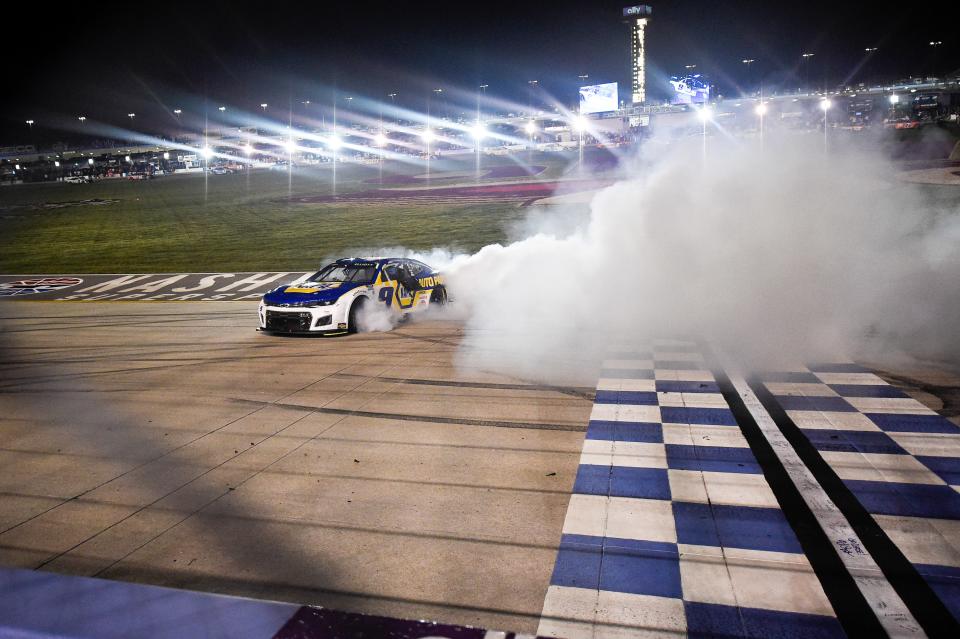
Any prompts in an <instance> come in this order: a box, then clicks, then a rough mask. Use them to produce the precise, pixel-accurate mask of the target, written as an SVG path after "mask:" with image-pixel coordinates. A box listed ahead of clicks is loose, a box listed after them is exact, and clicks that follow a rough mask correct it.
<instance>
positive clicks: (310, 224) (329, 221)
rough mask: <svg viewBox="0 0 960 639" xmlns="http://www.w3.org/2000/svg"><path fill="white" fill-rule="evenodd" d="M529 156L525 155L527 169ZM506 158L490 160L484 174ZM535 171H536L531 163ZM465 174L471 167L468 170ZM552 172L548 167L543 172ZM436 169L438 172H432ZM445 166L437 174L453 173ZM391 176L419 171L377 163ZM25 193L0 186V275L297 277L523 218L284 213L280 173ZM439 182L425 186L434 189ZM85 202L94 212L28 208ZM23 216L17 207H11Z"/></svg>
mask: <svg viewBox="0 0 960 639" xmlns="http://www.w3.org/2000/svg"><path fill="white" fill-rule="evenodd" d="M538 160H539V158H535V162H536V161H538ZM505 161H506V160H503V159H500V158H490V159H488V160H487V161H486V162H485V164H489V165H493V164H494V163H502V162H505ZM539 163H541V164H544V163H545V162H542V161H541V162H539ZM470 165H471V166H472V162H471V163H470ZM561 168H562V166H561V163H560V162H558V161H557V160H554V161H553V162H552V163H550V168H549V170H548V173H547V175H548V176H553V175H557V174H559V172H560V170H561ZM438 169H439V167H438ZM463 169H464V167H463V166H459V167H456V166H450V165H447V166H444V167H443V170H463ZM386 171H387V172H388V173H390V172H406V173H421V172H422V169H418V168H408V169H406V170H403V169H402V168H401V167H399V166H388V167H387V168H386ZM376 176H377V168H376V167H375V166H372V167H371V166H362V167H361V166H349V165H343V166H342V167H341V168H340V169H339V170H338V174H337V192H338V194H344V193H348V192H351V191H358V190H367V189H371V188H375V185H371V184H367V183H364V180H365V179H369V178H376ZM204 183H205V180H204V178H203V176H202V175H196V174H194V175H185V176H169V177H163V178H159V179H156V180H152V181H149V182H130V181H125V180H110V181H103V182H98V183H95V184H89V185H70V184H36V185H19V186H12V187H4V188H2V189H0V273H17V274H21V273H23V274H29V273H117V272H182V271H253V270H287V269H290V270H297V269H306V268H312V267H314V266H316V264H317V262H318V261H320V260H322V259H324V258H326V257H329V256H333V255H347V254H351V253H355V252H360V251H364V250H372V249H377V248H383V247H396V246H404V247H407V248H412V249H427V248H433V247H449V248H455V249H460V250H467V251H472V250H476V249H478V248H480V247H481V246H484V245H486V244H489V243H492V242H497V241H502V240H504V239H505V228H506V226H507V225H509V224H510V223H511V222H514V221H516V220H518V219H521V218H522V217H523V216H524V214H525V211H524V210H523V209H522V208H520V207H518V206H517V205H516V204H514V203H503V204H484V205H459V204H454V205H438V204H421V203H417V202H414V201H411V202H410V203H409V204H407V203H404V204H402V205H391V206H390V207H389V208H384V207H382V206H377V205H372V204H360V203H355V202H343V203H325V204H290V203H288V202H287V201H286V197H287V195H288V183H287V174H286V173H285V172H270V171H265V170H261V171H253V172H251V173H250V175H249V177H248V176H247V175H246V174H243V173H241V174H234V175H224V176H210V177H209V179H208V180H206V185H207V190H206V193H205V190H204V189H205V187H204ZM443 183H444V180H442V179H441V180H434V181H432V184H433V185H440V184H443ZM289 192H290V193H292V194H293V195H295V196H296V195H317V194H319V195H326V194H329V193H330V192H331V180H330V170H329V167H307V168H306V169H304V170H303V172H302V173H295V174H294V176H293V180H292V186H291V189H290V191H289ZM87 198H104V199H116V200H118V201H117V202H115V203H113V204H109V205H104V206H89V205H87V206H71V207H67V208H60V209H37V208H35V205H38V204H43V203H51V202H66V201H76V200H82V199H87ZM24 206H26V207H28V208H22V207H24Z"/></svg>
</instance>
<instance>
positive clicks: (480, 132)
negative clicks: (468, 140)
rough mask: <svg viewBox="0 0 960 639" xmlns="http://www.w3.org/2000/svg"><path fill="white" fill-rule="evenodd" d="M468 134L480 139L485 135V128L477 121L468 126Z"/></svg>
mask: <svg viewBox="0 0 960 639" xmlns="http://www.w3.org/2000/svg"><path fill="white" fill-rule="evenodd" d="M470 135H471V136H473V139H474V140H482V139H483V138H484V137H485V136H486V135H487V130H486V128H484V126H483V125H482V124H480V123H479V122H478V123H477V124H474V125H473V126H472V127H470Z"/></svg>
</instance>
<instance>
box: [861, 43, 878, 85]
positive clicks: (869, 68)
mask: <svg viewBox="0 0 960 639" xmlns="http://www.w3.org/2000/svg"><path fill="white" fill-rule="evenodd" d="M877 51H879V49H878V48H877V47H864V49H863V52H864V53H866V54H867V55H866V58H865V59H864V61H863V67H864V74H863V82H864V84H865V85H867V89H869V88H870V72H871V71H872V70H873V68H872V65H871V64H870V60H871V59H872V58H873V54H874V53H876V52H877Z"/></svg>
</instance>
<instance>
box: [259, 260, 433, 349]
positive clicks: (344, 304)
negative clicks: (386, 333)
mask: <svg viewBox="0 0 960 639" xmlns="http://www.w3.org/2000/svg"><path fill="white" fill-rule="evenodd" d="M446 302H447V290H446V286H445V285H444V279H443V276H442V275H440V273H438V272H437V271H435V270H434V269H432V268H431V267H429V266H427V265H426V264H424V263H423V262H418V261H417V260H411V259H407V258H401V257H375V258H348V259H341V260H337V261H336V262H333V263H331V264H328V265H326V266H324V267H323V268H322V269H320V270H319V271H317V272H316V273H313V274H312V275H310V276H309V277H307V278H305V279H301V280H299V281H297V282H294V283H292V284H288V285H285V286H280V287H277V288H275V289H273V290H272V291H270V292H268V293H267V294H266V295H264V296H263V299H262V300H261V301H260V308H259V310H258V314H259V320H260V330H262V331H270V332H276V333H317V334H330V335H332V334H339V333H348V332H349V333H355V332H357V330H359V329H360V328H361V324H362V321H363V318H364V314H365V313H367V312H369V311H375V310H377V305H379V307H380V309H382V310H388V311H389V312H390V313H392V314H393V315H394V317H397V318H400V317H403V316H405V315H408V314H410V313H414V312H419V311H423V310H426V309H427V308H429V307H430V306H433V305H443V304H445V303H446Z"/></svg>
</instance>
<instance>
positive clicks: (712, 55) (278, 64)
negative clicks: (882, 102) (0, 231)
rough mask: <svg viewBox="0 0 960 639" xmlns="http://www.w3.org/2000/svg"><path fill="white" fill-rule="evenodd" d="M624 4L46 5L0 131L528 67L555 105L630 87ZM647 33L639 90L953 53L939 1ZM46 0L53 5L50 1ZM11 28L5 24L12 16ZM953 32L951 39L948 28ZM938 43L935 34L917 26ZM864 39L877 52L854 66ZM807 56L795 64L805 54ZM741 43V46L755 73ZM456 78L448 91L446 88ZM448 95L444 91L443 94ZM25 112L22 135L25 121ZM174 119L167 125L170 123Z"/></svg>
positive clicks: (512, 79)
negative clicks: (582, 86) (594, 90)
mask: <svg viewBox="0 0 960 639" xmlns="http://www.w3.org/2000/svg"><path fill="white" fill-rule="evenodd" d="M629 4H631V3H629V2H624V1H623V0H620V1H609V0H595V1H592V2H587V1H580V2H573V1H564V0H557V1H555V2H552V3H539V2H538V3H523V2H501V1H499V0H474V1H473V2H453V1H451V2H445V3H430V2H406V1H402V0H395V1H393V2H377V1H375V0H368V1H365V2H329V1H325V2H321V1H314V2H302V3H284V2H258V3H255V4H250V5H246V4H243V5H241V4H240V3H234V2H222V1H210V0H207V1H204V2H184V3H181V2H152V3H151V2H139V3H133V2H131V3H80V2H71V3H67V4H63V5H57V4H55V3H51V4H44V5H42V7H38V8H37V10H35V11H33V12H31V17H30V19H29V20H24V19H18V22H16V23H14V22H13V21H11V22H8V23H7V25H6V28H5V29H4V42H5V44H6V45H7V46H6V47H5V49H6V50H7V55H6V56H5V58H6V64H5V65H4V74H3V75H4V85H5V89H4V100H3V107H2V119H0V145H6V144H16V143H27V142H31V141H35V140H34V139H31V138H38V137H39V138H41V140H43V139H49V136H51V135H52V136H53V137H54V138H56V136H57V135H61V136H62V135H65V134H58V133H54V132H51V131H49V130H45V128H44V126H43V125H49V124H56V123H61V124H65V125H66V124H73V125H75V124H76V117H77V116H78V115H86V116H87V117H88V118H89V120H90V121H97V122H103V123H108V124H115V125H118V126H128V125H129V121H128V120H127V118H126V116H125V114H126V113H128V112H131V111H134V112H136V113H137V120H136V126H137V128H138V129H139V130H142V131H149V132H160V131H165V130H166V129H168V128H169V127H170V126H173V125H172V124H171V118H172V116H171V115H170V110H172V109H173V108H174V107H175V106H179V107H181V108H183V109H184V111H185V113H186V112H187V111H191V112H192V113H198V112H200V111H202V110H203V109H204V108H205V107H204V104H206V105H207V106H206V108H207V109H212V110H215V109H216V106H217V105H219V104H226V105H228V106H229V107H230V108H231V109H237V110H239V109H243V110H248V111H252V112H256V111H258V107H257V105H258V104H260V103H261V102H267V103H269V104H270V105H271V111H273V109H274V108H276V112H273V113H272V114H273V115H275V116H278V115H279V111H280V110H281V109H284V110H287V109H289V108H290V106H291V105H297V104H298V103H300V102H301V101H303V100H311V101H312V102H314V103H321V104H322V103H331V102H332V101H333V100H334V96H339V98H340V99H342V98H343V96H346V95H356V96H367V97H369V98H372V99H375V100H384V101H387V100H388V98H387V97H386V95H387V93H390V92H397V93H398V96H397V98H396V99H397V102H398V104H399V105H402V106H405V107H407V108H410V109H418V110H422V109H424V108H425V107H426V102H427V98H428V96H429V95H430V92H431V89H432V88H435V87H444V89H445V91H446V94H445V95H446V96H449V97H445V100H447V101H448V102H447V103H445V106H446V108H447V109H448V110H450V111H456V109H457V108H458V106H457V105H458V104H459V103H460V102H462V103H464V104H469V102H470V99H469V96H470V95H473V94H475V92H476V91H477V87H478V86H479V85H480V84H489V85H490V88H489V89H488V96H489V97H494V96H496V97H500V98H504V99H508V100H513V101H515V102H517V103H519V104H526V103H527V102H528V101H529V100H531V99H533V98H531V92H530V88H529V86H528V84H527V81H528V80H531V79H536V80H538V81H539V83H540V89H539V90H540V91H542V92H544V93H548V94H551V95H553V96H556V97H557V98H558V99H559V100H560V101H561V102H563V103H566V104H572V103H573V102H574V101H575V99H576V98H575V96H576V87H577V86H578V84H579V83H580V81H579V79H578V78H577V76H578V75H580V74H589V76H590V83H593V82H607V81H620V82H621V83H623V84H621V97H623V96H624V95H625V94H627V97H629V96H628V93H629V86H628V84H627V83H628V79H629V76H628V74H629V67H628V59H629V58H628V32H627V27H626V26H625V25H623V24H622V22H621V17H620V15H621V9H622V7H624V6H627V5H629ZM650 4H651V5H652V6H653V10H654V15H653V20H652V24H651V26H650V28H649V31H648V36H649V37H648V56H649V58H648V60H649V64H650V70H649V73H648V82H649V83H650V85H651V89H650V94H651V97H652V98H654V99H656V98H659V97H663V96H665V95H666V93H665V91H666V84H665V80H666V79H667V78H668V77H669V76H670V75H673V74H678V73H682V72H683V71H684V66H685V65H687V64H696V65H697V69H696V71H698V72H700V71H702V72H704V73H706V74H708V75H709V76H710V78H711V79H712V80H713V81H714V82H715V83H717V85H718V87H719V89H720V92H721V93H723V94H727V95H733V94H736V93H738V92H739V87H741V86H743V85H744V84H754V83H758V82H759V81H760V80H763V81H764V83H765V85H766V86H768V87H774V86H777V85H783V86H795V85H796V84H797V82H798V77H799V78H801V79H802V77H803V76H804V74H805V73H808V74H809V78H810V80H811V83H813V82H814V81H818V82H823V80H827V82H828V83H829V85H830V86H835V85H837V84H839V83H840V82H842V81H844V80H845V79H852V80H863V79H865V78H866V79H869V80H871V81H873V80H878V79H881V78H882V79H887V80H894V79H897V78H903V77H907V76H910V75H914V76H916V75H929V74H934V73H936V74H939V75H943V74H944V73H945V72H947V71H954V70H956V69H957V68H958V67H960V56H958V46H957V41H956V40H957V36H956V31H955V29H951V28H950V24H951V23H950V22H949V21H948V20H947V19H946V12H947V8H948V7H949V6H950V3H946V2H943V3H927V4H925V5H921V4H918V3H904V4H902V5H901V7H902V9H901V10H900V11H890V10H888V9H885V7H887V6H888V5H880V4H876V5H869V4H866V3H846V2H830V3H821V2H795V3H778V2H769V1H765V2H764V1H757V2H747V1H742V2H733V1H730V2H722V1H721V2H702V1H701V2H694V1H684V0H681V1H663V2H652V3H650ZM58 6H59V8H57V7H58ZM11 27H12V28H11ZM951 38H953V41H951ZM931 40H942V41H943V45H941V46H940V47H938V48H934V47H930V46H929V44H928V43H929V41H931ZM866 47H878V48H879V51H877V52H876V53H875V54H873V57H872V58H871V59H870V60H869V61H867V62H866V64H864V58H865V56H867V54H866V53H865V52H864V48H866ZM804 51H810V52H813V53H815V54H816V55H815V57H814V58H813V59H812V60H811V63H810V68H809V69H807V70H805V71H804V70H801V69H800V54H801V53H802V52H804ZM743 58H754V59H755V60H756V62H755V63H754V64H753V66H752V70H751V71H750V76H748V74H747V67H746V66H745V65H743V64H742V63H741V60H742V59H743ZM457 88H459V89H461V90H462V91H463V92H464V93H463V94H461V96H460V97H459V98H458V97H457V91H456V89H457ZM451 102H453V103H455V104H451ZM31 118H32V119H34V120H36V121H37V123H38V124H37V128H38V130H37V131H34V132H29V131H28V129H27V127H26V125H25V124H24V120H26V119H31ZM173 124H174V125H175V122H174V123H173Z"/></svg>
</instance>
